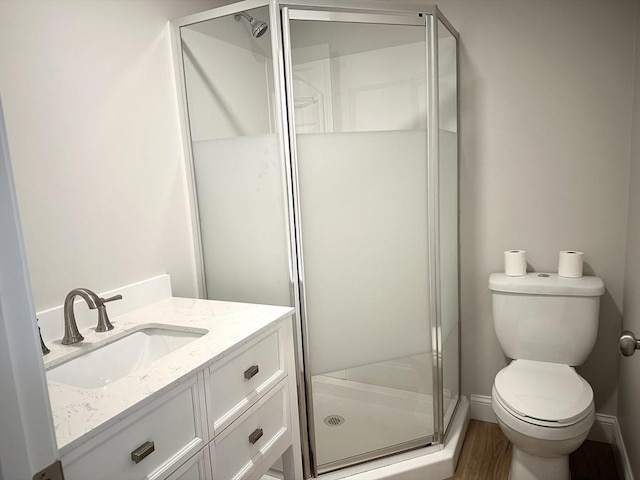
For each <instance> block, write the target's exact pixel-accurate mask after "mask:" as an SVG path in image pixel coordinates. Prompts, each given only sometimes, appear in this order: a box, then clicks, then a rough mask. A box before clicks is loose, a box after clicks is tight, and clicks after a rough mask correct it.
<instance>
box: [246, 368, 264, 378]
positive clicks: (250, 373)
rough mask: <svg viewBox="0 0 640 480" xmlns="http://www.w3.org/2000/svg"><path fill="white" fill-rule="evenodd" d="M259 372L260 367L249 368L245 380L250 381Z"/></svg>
mask: <svg viewBox="0 0 640 480" xmlns="http://www.w3.org/2000/svg"><path fill="white" fill-rule="evenodd" d="M259 371H260V368H259V367H258V365H254V366H252V367H249V368H247V369H246V370H245V371H244V378H245V380H249V379H250V378H251V377H254V376H255V375H256V374H257V373H258V372H259Z"/></svg>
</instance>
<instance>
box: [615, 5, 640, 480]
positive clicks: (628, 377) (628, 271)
mask: <svg viewBox="0 0 640 480" xmlns="http://www.w3.org/2000/svg"><path fill="white" fill-rule="evenodd" d="M635 54H636V55H635V57H636V58H635V65H636V72H635V88H634V97H633V105H634V107H633V120H632V124H631V125H632V127H633V128H632V132H633V138H632V144H631V167H630V169H629V216H628V220H627V222H628V223H627V255H626V265H625V278H624V303H623V310H622V311H623V315H624V321H623V328H625V329H628V330H631V331H633V332H634V333H635V335H636V337H638V336H640V2H639V3H638V4H637V6H636V51H635ZM619 383H620V393H619V397H618V421H619V423H620V428H621V430H622V434H623V436H624V442H625V447H626V449H627V452H628V453H629V461H630V463H631V468H632V469H633V473H634V477H635V478H640V455H639V454H638V452H640V415H638V400H639V399H640V352H636V353H635V355H633V356H632V357H628V358H623V359H621V360H620V382H619Z"/></svg>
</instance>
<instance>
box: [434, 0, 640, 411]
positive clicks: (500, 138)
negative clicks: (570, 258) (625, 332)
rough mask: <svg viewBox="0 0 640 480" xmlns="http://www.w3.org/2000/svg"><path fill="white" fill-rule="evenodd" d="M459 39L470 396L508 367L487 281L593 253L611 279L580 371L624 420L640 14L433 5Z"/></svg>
mask: <svg viewBox="0 0 640 480" xmlns="http://www.w3.org/2000/svg"><path fill="white" fill-rule="evenodd" d="M437 3H438V5H439V7H440V8H441V10H442V12H443V13H444V14H445V15H446V16H447V18H448V19H449V20H450V21H451V23H452V24H453V25H454V26H455V27H456V28H457V29H458V31H459V32H460V35H461V65H460V82H461V98H460V102H461V139H462V143H461V154H460V161H461V165H460V177H461V178H460V192H461V205H460V211H461V219H460V221H461V242H462V244H461V279H462V312H461V314H462V362H463V364H462V377H463V392H466V393H476V394H482V395H490V394H491V385H492V383H493V378H494V376H495V374H496V373H497V372H498V371H499V370H500V369H501V368H502V367H503V366H505V365H506V364H507V360H506V359H505V357H504V355H503V354H502V351H501V349H500V345H499V344H498V341H497V339H496V336H495V333H494V329H493V323H492V317H491V298H490V295H489V290H488V288H487V280H488V276H489V274H490V273H491V272H495V271H500V270H501V269H502V252H503V250H506V249H509V248H521V249H524V250H527V252H528V259H529V262H530V264H531V267H532V268H533V269H535V270H537V271H554V270H556V269H557V256H558V251H560V250H564V249H579V250H582V251H585V252H586V261H587V265H586V268H585V270H586V272H587V273H589V274H596V275H598V276H600V277H602V278H603V280H604V282H605V285H606V287H607V292H606V294H605V296H604V297H603V299H602V304H601V315H600V328H599V334H598V341H597V343H596V346H595V349H594V351H593V352H592V354H591V356H590V358H589V359H588V360H587V362H586V363H585V365H583V366H582V367H580V368H579V372H580V373H581V374H583V375H584V376H585V378H586V379H587V380H588V381H589V382H590V383H591V385H592V386H593V388H594V392H595V401H596V408H597V411H599V412H602V413H608V414H615V413H616V402H617V399H616V395H617V393H616V390H617V386H616V383H617V378H616V375H615V374H613V375H612V372H617V369H618V362H619V359H618V353H617V346H616V343H617V336H618V332H619V329H620V325H621V323H620V321H621V311H622V292H623V280H624V278H623V277H624V264H625V231H626V224H627V217H626V212H627V201H628V197H627V193H628V189H629V178H628V172H629V144H630V141H631V140H630V139H631V125H630V122H629V119H630V118H631V101H630V98H631V94H632V81H633V68H634V65H633V61H632V60H633V55H634V43H635V40H634V38H635V37H634V35H635V31H634V13H635V10H634V1H633V0H628V1H627V0H618V1H615V2H603V1H599V0H563V1H551V0H542V1H535V2H534V1H526V0H515V1H506V0H484V1H482V2H478V1H476V0H439V1H438V2H437Z"/></svg>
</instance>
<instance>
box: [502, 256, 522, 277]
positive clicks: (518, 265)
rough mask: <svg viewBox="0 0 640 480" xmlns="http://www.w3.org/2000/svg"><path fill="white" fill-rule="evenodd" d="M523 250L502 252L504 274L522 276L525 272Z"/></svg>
mask: <svg viewBox="0 0 640 480" xmlns="http://www.w3.org/2000/svg"><path fill="white" fill-rule="evenodd" d="M526 253H527V252H525V251H524V250H507V251H506V252H504V274H505V275H506V276H508V277H522V276H524V275H526V274H527V256H526Z"/></svg>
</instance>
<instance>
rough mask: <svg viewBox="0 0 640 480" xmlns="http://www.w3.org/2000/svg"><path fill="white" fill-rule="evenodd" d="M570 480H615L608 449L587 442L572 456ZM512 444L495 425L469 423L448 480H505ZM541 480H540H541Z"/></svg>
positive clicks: (611, 452) (602, 444)
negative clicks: (453, 469)
mask: <svg viewBox="0 0 640 480" xmlns="http://www.w3.org/2000/svg"><path fill="white" fill-rule="evenodd" d="M569 462H570V466H571V480H618V473H617V471H616V464H615V460H614V457H613V450H612V449H611V445H608V444H606V443H600V442H592V441H589V440H587V441H586V442H584V444H582V446H581V447H580V448H579V449H578V450H577V451H575V452H574V453H573V454H571V457H570V459H569ZM510 466H511V444H510V443H509V441H508V440H507V438H506V437H505V436H504V435H503V433H502V432H501V431H500V427H499V426H498V425H497V424H495V423H488V422H480V421H478V420H471V422H470V423H469V428H468V429H467V434H466V436H465V440H464V444H463V446H462V453H461V454H460V460H459V461H458V468H457V469H456V473H455V475H454V476H453V477H451V478H450V480H507V479H508V478H509V467H510ZM541 480H542V479H541Z"/></svg>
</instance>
